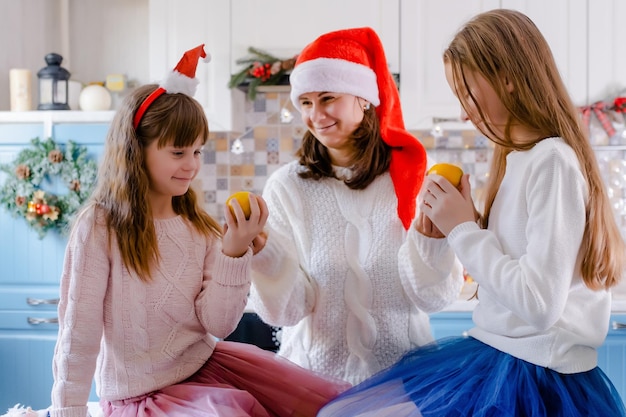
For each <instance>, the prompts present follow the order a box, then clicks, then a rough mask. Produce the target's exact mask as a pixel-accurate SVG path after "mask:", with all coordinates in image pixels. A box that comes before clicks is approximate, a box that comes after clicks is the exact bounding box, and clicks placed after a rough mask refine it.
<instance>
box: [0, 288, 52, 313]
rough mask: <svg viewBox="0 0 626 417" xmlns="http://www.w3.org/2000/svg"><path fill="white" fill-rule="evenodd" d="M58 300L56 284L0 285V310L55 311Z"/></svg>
mask: <svg viewBox="0 0 626 417" xmlns="http://www.w3.org/2000/svg"><path fill="white" fill-rule="evenodd" d="M58 301H59V287H58V286H52V285H50V286H47V285H41V286H21V287H17V286H12V285H0V312H2V311H4V310H26V311H42V310H50V311H52V310H54V311H56V309H57V304H58Z"/></svg>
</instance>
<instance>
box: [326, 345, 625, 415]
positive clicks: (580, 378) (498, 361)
mask: <svg viewBox="0 0 626 417" xmlns="http://www.w3.org/2000/svg"><path fill="white" fill-rule="evenodd" d="M318 416H319V417H330V416H333V417H353V416H372V417H373V416H376V417H384V416H390V417H391V416H392V417H404V416H411V417H421V416H423V417H451V416H459V417H461V416H462V417H466V416H473V417H496V416H497V417H539V416H541V417H544V416H545V417H577V416H580V417H589V416H598V417H609V416H611V417H613V416H615V417H624V416H626V409H625V407H624V403H623V402H622V400H621V398H620V396H619V393H618V392H617V390H616V389H615V387H614V386H613V384H612V383H611V381H610V380H609V379H608V377H607V376H606V375H605V373H604V372H602V370H601V369H600V368H598V367H596V368H594V369H592V370H590V371H588V372H581V373H576V374H561V373H558V372H555V371H553V370H550V369H547V368H544V367H540V366H537V365H533V364H531V363H529V362H525V361H523V360H521V359H517V358H515V357H513V356H511V355H509V354H507V353H503V352H500V351H498V350H496V349H494V348H492V347H490V346H488V345H486V344H484V343H482V342H480V341H478V340H476V339H474V338H472V337H452V338H444V339H441V340H438V341H436V342H434V343H431V344H429V345H426V346H423V347H420V348H417V349H415V350H413V351H411V352H409V353H407V354H406V355H405V356H404V357H403V358H402V359H401V360H400V361H399V362H397V363H396V364H395V365H393V366H392V367H391V368H388V369H386V370H384V371H381V372H380V373H378V374H376V375H374V376H373V377H371V378H369V379H368V380H366V381H364V382H362V383H361V384H359V385H356V386H354V387H353V388H351V389H349V390H348V391H346V392H344V393H343V394H341V395H340V396H339V397H337V398H336V399H335V400H333V401H331V402H330V403H329V404H327V405H326V406H325V407H324V408H323V409H322V410H321V411H320V413H319V414H318Z"/></svg>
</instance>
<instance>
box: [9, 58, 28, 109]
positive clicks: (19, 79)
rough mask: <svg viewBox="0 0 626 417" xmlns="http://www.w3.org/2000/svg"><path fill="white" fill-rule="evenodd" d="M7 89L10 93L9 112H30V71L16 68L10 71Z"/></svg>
mask: <svg viewBox="0 0 626 417" xmlns="http://www.w3.org/2000/svg"><path fill="white" fill-rule="evenodd" d="M9 89H10V91H11V111H29V110H32V102H31V97H32V87H31V72H30V70H28V69H16V68H14V69H12V70H10V71H9Z"/></svg>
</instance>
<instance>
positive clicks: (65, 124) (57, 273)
mask: <svg viewBox="0 0 626 417" xmlns="http://www.w3.org/2000/svg"><path fill="white" fill-rule="evenodd" d="M111 116H112V112H99V113H97V114H90V113H88V112H71V111H70V112H25V113H20V114H19V115H16V114H11V113H8V112H0V164H3V163H10V162H11V161H13V160H14V158H15V156H16V155H17V154H18V153H19V152H20V151H21V150H22V149H23V148H25V147H27V146H30V140H31V139H32V138H33V137H39V138H40V139H42V140H44V139H47V138H48V137H52V138H53V139H54V140H55V141H56V142H58V143H66V142H67V141H68V140H72V141H74V142H76V143H78V144H79V145H82V146H85V147H86V148H87V149H88V153H89V155H90V156H91V157H93V158H97V157H98V155H99V154H100V153H101V151H102V147H103V144H104V137H105V135H106V131H107V129H108V122H109V119H110V117H111ZM5 175H6V174H5V173H4V172H1V173H0V183H4V178H5V177H4V176H5ZM65 245H66V239H65V238H63V237H61V236H60V235H59V234H57V233H56V232H55V231H49V232H48V234H47V235H46V236H45V237H44V238H43V239H39V238H38V235H37V233H36V232H34V231H33V230H32V229H30V228H29V227H28V226H27V224H26V222H25V220H24V219H21V218H14V217H12V216H11V215H10V214H9V213H8V212H7V211H6V210H5V209H4V208H3V207H2V208H0V265H2V269H1V270H0V369H2V372H3V373H2V375H3V377H2V378H1V379H0V412H1V411H2V410H7V409H9V408H11V407H13V406H14V405H15V404H16V403H18V402H19V403H21V404H25V405H29V406H31V407H33V409H43V408H47V407H48V406H49V405H50V390H51V388H52V380H53V379H52V356H53V353H54V346H55V343H56V338H57V332H58V325H57V314H56V309H57V303H58V298H59V280H60V277H61V271H62V267H63V258H64V255H65ZM91 399H92V400H97V397H96V396H95V392H94V390H93V388H92V394H91Z"/></svg>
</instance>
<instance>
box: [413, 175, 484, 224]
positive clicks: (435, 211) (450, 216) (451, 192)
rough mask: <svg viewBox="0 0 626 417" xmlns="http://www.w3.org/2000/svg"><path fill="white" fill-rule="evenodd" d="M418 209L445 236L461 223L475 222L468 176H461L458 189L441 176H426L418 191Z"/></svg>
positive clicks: (474, 210)
mask: <svg viewBox="0 0 626 417" xmlns="http://www.w3.org/2000/svg"><path fill="white" fill-rule="evenodd" d="M419 208H420V211H421V213H423V214H425V215H426V216H427V217H428V218H429V219H430V221H431V222H432V223H433V224H434V226H435V228H436V229H437V230H438V231H440V232H441V233H443V234H444V235H445V236H447V235H448V234H449V233H450V231H451V230H452V229H454V228H455V227H456V226H457V225H459V224H461V223H465V222H468V221H471V222H474V221H476V213H477V211H476V209H475V208H474V202H473V201H472V195H471V186H470V183H469V175H468V174H464V175H463V177H462V178H461V184H460V186H459V189H457V188H455V187H454V186H453V185H452V184H450V182H449V181H448V180H446V179H445V178H443V177H442V176H441V175H436V174H431V175H428V176H426V178H424V184H423V185H422V190H421V191H420V201H419ZM418 230H419V229H418ZM422 233H423V232H422ZM424 234H426V233H424Z"/></svg>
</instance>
